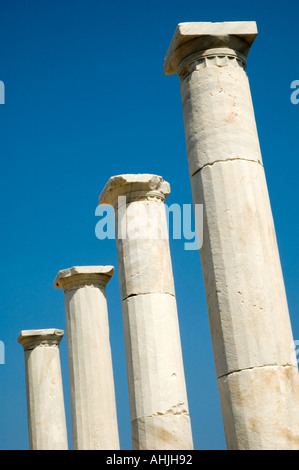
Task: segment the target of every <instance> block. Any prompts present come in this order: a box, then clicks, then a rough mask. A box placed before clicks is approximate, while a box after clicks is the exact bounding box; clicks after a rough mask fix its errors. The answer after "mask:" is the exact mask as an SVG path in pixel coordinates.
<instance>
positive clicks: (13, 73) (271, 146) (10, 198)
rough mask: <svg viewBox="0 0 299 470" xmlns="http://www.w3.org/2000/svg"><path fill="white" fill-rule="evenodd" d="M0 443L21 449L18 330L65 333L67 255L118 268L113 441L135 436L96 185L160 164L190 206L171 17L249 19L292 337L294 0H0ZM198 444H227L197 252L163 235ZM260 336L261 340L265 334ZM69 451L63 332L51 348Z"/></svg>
mask: <svg viewBox="0 0 299 470" xmlns="http://www.w3.org/2000/svg"><path fill="white" fill-rule="evenodd" d="M0 7H1V15H0V44H1V47H0V80H2V81H3V82H4V84H5V100H6V102H5V105H1V106H0V120H1V125H0V129H1V130H0V134H1V138H0V156H1V186H0V191H1V201H2V210H1V220H2V230H1V232H0V237H1V244H0V250H1V274H2V275H1V284H0V286H1V287H0V289H1V315H0V340H2V341H3V342H4V344H5V364H3V365H0V449H27V448H28V432H27V410H26V391H25V369H24V357H23V349H22V347H21V346H20V345H19V344H18V343H17V336H18V334H19V332H20V331H21V330H23V329H31V328H50V327H55V328H62V329H64V330H65V314H64V299H63V292H62V291H60V290H55V289H54V287H53V281H54V278H55V276H56V274H57V272H58V271H59V270H60V269H64V268H68V267H71V266H73V265H96V264H99V265H105V264H109V265H111V264H112V265H114V266H115V268H116V270H115V274H114V277H113V278H112V280H111V282H110V283H109V284H108V286H107V298H108V310H109V322H110V338H111V347H112V357H113V366H114V376H115V389H116V400H117V410H118V422H119V433H120V442H121V448H122V449H131V437H130V417H129V405H128V393H127V381H126V364H125V352H124V340H123V330H122V319H121V304H120V292H119V279H118V269H117V257H116V243H115V240H102V241H100V240H98V239H97V237H96V236H95V226H96V223H97V221H98V218H97V217H96V216H95V210H96V207H97V201H98V196H99V194H100V192H101V190H102V189H103V187H104V185H105V184H106V182H107V180H108V179H109V177H110V176H112V175H115V174H121V173H155V174H159V175H161V176H163V178H164V179H165V180H167V181H168V182H169V183H170V185H171V194H170V196H169V198H168V200H167V202H168V203H169V204H172V203H178V204H190V203H191V202H192V198H191V188H190V181H189V174H188V164H187V156H186V146H185V135H184V126H183V114H182V106H181V97H180V89H179V80H178V77H177V76H175V75H174V76H168V77H166V76H164V75H163V60H164V56H165V54H166V51H167V48H168V45H169V42H170V40H171V38H172V35H173V33H174V30H175V28H176V25H177V24H178V23H179V22H184V21H242V20H244V21H245V20H246V21H247V20H255V21H257V25H258V31H259V35H258V37H257V39H256V41H255V43H254V44H253V46H252V48H251V51H250V53H249V57H248V62H247V73H248V75H249V80H250V84H251V91H252V98H253V103H254V107H255V113H256V120H257V126H258V132H259V137H260V144H261V149H262V155H263V161H264V165H265V171H266V177H267V182H268V188H269V193H270V198H271V204H272V210H273V215H274V221H275V226H276V233H277V239H278V244H279V250H280V256H281V263H282V268H283V273H284V278H285V284H286V291H287V296H288V302H289V308H290V316H291V321H292V327H293V335H294V339H295V340H299V307H298V305H299V289H298V273H299V257H298V247H297V237H298V235H297V234H298V231H299V224H298V195H299V189H298V187H299V185H298V169H299V155H298V153H299V142H298V123H299V104H298V105H294V104H292V103H291V100H290V96H291V92H292V90H291V88H290V85H291V82H292V81H293V80H298V79H299V67H298V65H299V58H298V13H299V4H298V2H296V1H295V0H293V1H285V2H278V1H274V2H271V6H270V4H269V2H268V1H265V0H259V1H257V0H252V1H251V2H249V3H248V2H239V1H235V0H228V1H226V2H223V1H220V0H215V1H214V2H199V1H193V0H192V1H191V0H185V1H184V2H182V1H178V0H171V1H170V0H167V1H161V0H160V1H157V0H152V1H151V2H147V3H145V2H140V1H139V2H137V1H126V2H121V1H113V2H102V1H100V0H84V1H81V0H63V1H61V0H60V1H58V0H51V2H48V1H46V0H22V1H21V0H18V1H16V0H6V1H4V0H1V1H0ZM170 244H171V253H172V261H173V272H174V279H175V286H176V295H177V302H178V312H179V322H180V331H181V340H182V348H183V357H184V365H185V374H186V382H187V390H188V398H189V408H190V414H191V422H192V428H193V436H194V444H195V448H196V449H225V447H226V445H225V438H224V432H223V425H222V418H221V411H220V405H219V398H218V391H217V384H216V379H215V369H214V360H213V352H212V346H211V340H210V331H209V324H208V315H207V308H206V300H205V291H204V284H203V280H202V272H201V265H200V257H199V253H198V251H186V250H184V240H170ZM265 340H266V338H265ZM60 354H61V364H62V374H63V383H64V394H65V405H66V417H67V423H68V432H69V441H70V448H71V447H72V442H71V416H70V399H69V382H68V380H69V378H68V363H67V362H68V360H67V348H66V337H64V338H63V340H62V342H61V345H60Z"/></svg>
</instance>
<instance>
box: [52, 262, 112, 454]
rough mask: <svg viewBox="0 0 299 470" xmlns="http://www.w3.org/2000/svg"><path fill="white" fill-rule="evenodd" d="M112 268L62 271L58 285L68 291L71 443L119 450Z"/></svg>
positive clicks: (96, 267)
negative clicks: (112, 335) (109, 295)
mask: <svg viewBox="0 0 299 470" xmlns="http://www.w3.org/2000/svg"><path fill="white" fill-rule="evenodd" d="M113 272H114V268H113V267H112V266H80V267H73V268H70V269H65V270H63V271H60V272H59V273H58V275H57V277H56V279H55V282H54V285H55V287H62V288H63V289H64V293H65V312H66V331H67V343H68V355H69V372H70V386H71V409H72V426H73V446H74V449H78V450H108V449H115V450H117V449H119V437H118V426H117V413H116V403H115V391H114V378H113V368H112V357H111V347H110V339H109V323H108V310H107V300H106V284H107V282H109V280H110V278H111V276H112V275H113Z"/></svg>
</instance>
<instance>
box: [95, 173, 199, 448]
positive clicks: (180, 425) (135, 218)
mask: <svg viewBox="0 0 299 470" xmlns="http://www.w3.org/2000/svg"><path fill="white" fill-rule="evenodd" d="M169 192H170V187H169V184H168V183H167V182H165V181H164V180H163V179H162V178H161V177H160V176H156V175H148V174H142V175H140V174H139V175H138V174H137V175H120V176H114V177H112V178H110V180H109V181H108V183H107V185H106V186H105V188H104V190H103V192H102V194H101V196H100V199H99V204H102V205H112V206H114V208H115V217H116V238H117V251H118V264H119V276H120V287H121V298H122V309H123V326H124V337H125V348H126V360H127V374H128V386H129V399H130V411H131V425H132V441H133V448H134V449H141V450H146V449H149V450H157V449H164V450H165V449H192V447H193V444H192V433H191V424H190V417H189V412H188V403H187V393H186V385H185V376H184V368H183V360H182V351H181V342H180V333H179V324H178V316H177V306H176V298H175V291H174V282H173V274H172V265H171V257H170V249H169V240H168V237H167V223H166V214H165V206H164V200H165V198H166V197H167V196H168V194H169Z"/></svg>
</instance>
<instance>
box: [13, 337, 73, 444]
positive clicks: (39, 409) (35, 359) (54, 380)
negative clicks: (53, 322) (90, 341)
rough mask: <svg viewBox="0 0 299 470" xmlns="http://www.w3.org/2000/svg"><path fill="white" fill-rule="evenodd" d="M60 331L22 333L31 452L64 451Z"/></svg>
mask: <svg viewBox="0 0 299 470" xmlns="http://www.w3.org/2000/svg"><path fill="white" fill-rule="evenodd" d="M62 337H63V331H62V330H56V329H46V330H24V331H21V333H20V334H19V336H18V343H20V344H21V345H22V346H23V348H24V352H25V373H26V393H27V411H28V431H29V444H30V449H31V450H67V448H68V442H67V430H66V420H65V410H64V400H63V387H62V378H61V368H60V355H59V343H60V341H61V339H62Z"/></svg>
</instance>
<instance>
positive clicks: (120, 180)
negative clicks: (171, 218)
mask: <svg viewBox="0 0 299 470" xmlns="http://www.w3.org/2000/svg"><path fill="white" fill-rule="evenodd" d="M169 194H170V185H169V183H167V181H164V180H163V178H162V176H158V175H151V174H146V173H145V174H128V175H117V176H112V177H111V178H110V179H109V181H108V183H107V184H106V186H105V187H104V189H103V191H102V193H101V195H100V197H99V205H108V206H114V207H116V206H117V199H118V197H119V196H125V197H126V198H127V199H128V202H129V201H130V202H131V201H132V200H144V199H152V198H156V199H159V200H162V201H165V199H166V198H167V196H168V195H169Z"/></svg>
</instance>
